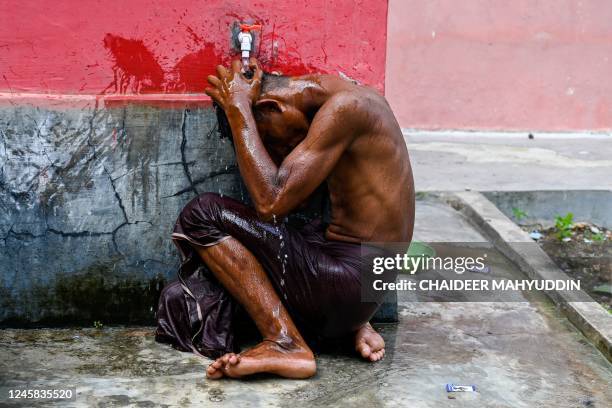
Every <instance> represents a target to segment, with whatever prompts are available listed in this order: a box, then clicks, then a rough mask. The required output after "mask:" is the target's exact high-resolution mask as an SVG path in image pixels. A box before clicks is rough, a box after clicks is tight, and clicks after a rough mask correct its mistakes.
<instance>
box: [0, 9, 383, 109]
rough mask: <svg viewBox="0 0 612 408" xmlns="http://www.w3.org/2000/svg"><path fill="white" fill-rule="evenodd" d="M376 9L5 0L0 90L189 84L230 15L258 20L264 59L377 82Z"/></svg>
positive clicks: (221, 51)
mask: <svg viewBox="0 0 612 408" xmlns="http://www.w3.org/2000/svg"><path fill="white" fill-rule="evenodd" d="M386 18H387V2H386V1H379V0H361V1H353V0H300V1H271V0H260V1H246V0H232V1H224V0H208V1H202V0H200V1H192V0H130V1H119V0H103V1H95V0H57V1H34V0H5V1H4V2H3V3H2V12H1V13H0V73H1V76H0V92H3V93H4V97H7V98H11V97H15V93H21V92H28V93H45V94H46V93H50V94H60V95H69V94H79V95H94V94H95V95H99V94H103V93H104V94H117V93H125V94H146V93H173V94H176V93H199V92H202V91H203V88H204V87H205V83H206V80H205V78H206V76H207V75H208V74H211V73H213V72H214V67H215V66H216V65H217V64H218V63H220V62H224V63H227V62H228V61H229V60H230V59H231V57H232V56H233V55H235V54H234V51H232V50H231V48H230V26H231V25H232V23H234V22H235V21H238V20H251V21H252V22H259V23H262V24H263V28H262V31H261V37H260V39H261V46H260V47H259V50H258V52H257V56H258V57H259V58H260V59H261V61H262V62H263V64H264V67H265V68H266V69H268V70H276V71H281V72H282V73H285V74H301V73H307V72H316V71H318V72H328V73H338V72H342V73H344V74H346V75H348V76H350V77H352V78H355V79H357V80H360V81H362V82H364V83H367V84H369V85H372V86H374V87H375V88H377V89H378V90H380V91H381V92H382V91H383V89H384V73H385V72H384V69H385V68H384V65H385V43H386ZM22 96H23V95H22Z"/></svg>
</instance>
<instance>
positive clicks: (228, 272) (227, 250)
mask: <svg viewBox="0 0 612 408" xmlns="http://www.w3.org/2000/svg"><path fill="white" fill-rule="evenodd" d="M194 248H195V250H196V251H197V253H198V254H199V256H200V257H201V258H202V260H203V261H204V262H205V263H206V265H207V266H208V267H209V268H210V270H211V271H212V273H213V274H214V275H215V277H216V278H217V279H218V280H219V282H220V283H221V284H222V285H223V286H224V287H225V289H227V291H228V292H229V293H230V294H231V295H232V296H233V297H234V298H235V299H236V300H237V301H238V302H239V303H240V304H241V305H242V306H243V307H244V308H245V310H246V311H247V313H248V314H249V316H250V317H251V318H252V319H253V321H254V322H255V324H256V325H257V328H258V329H259V331H260V333H261V335H262V336H263V339H264V340H263V341H262V342H261V343H259V344H258V345H257V346H255V347H253V348H251V349H249V350H247V351H244V352H242V353H240V354H239V355H236V354H233V353H229V354H226V355H224V356H223V357H221V358H219V359H217V360H216V361H215V362H214V363H212V364H211V365H210V366H209V367H208V369H207V370H206V374H207V376H208V377H209V378H212V379H216V378H220V377H222V376H223V375H227V376H228V377H242V376H244V375H249V374H255V373H261V372H266V373H272V374H277V375H280V376H283V377H288V378H308V377H311V376H313V375H314V374H315V372H316V364H315V360H314V355H313V354H312V351H311V350H310V348H308V346H307V345H306V342H305V341H304V339H303V338H302V335H301V334H300V333H299V331H298V329H297V328H296V326H295V324H294V323H293V320H292V319H291V316H289V313H288V312H287V310H286V309H285V307H284V306H283V304H282V302H281V301H280V299H279V297H278V295H277V293H276V291H275V290H274V288H273V287H272V284H271V283H270V280H269V278H268V276H267V275H266V273H265V271H264V270H263V268H262V266H261V264H260V263H259V261H257V259H256V258H255V257H254V256H253V254H252V253H251V252H250V251H249V250H248V249H246V248H245V247H244V245H242V244H241V243H240V242H239V241H238V240H236V239H234V238H229V239H226V240H224V241H222V242H220V243H218V244H216V245H213V246H209V247H203V246H197V245H194Z"/></svg>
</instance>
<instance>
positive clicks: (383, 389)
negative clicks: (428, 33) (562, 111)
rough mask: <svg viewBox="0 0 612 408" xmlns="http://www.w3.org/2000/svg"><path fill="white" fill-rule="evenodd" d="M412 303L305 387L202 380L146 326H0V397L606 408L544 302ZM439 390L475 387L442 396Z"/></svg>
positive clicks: (592, 362)
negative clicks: (16, 393) (374, 342)
mask: <svg viewBox="0 0 612 408" xmlns="http://www.w3.org/2000/svg"><path fill="white" fill-rule="evenodd" d="M417 211H418V214H417V220H419V222H418V224H417V230H416V238H417V239H419V240H427V241H438V242H441V241H449V240H453V241H466V242H470V241H471V242H477V241H479V240H482V236H481V235H480V233H479V232H478V231H475V230H474V229H473V228H472V227H471V226H470V224H469V223H468V222H467V220H465V219H463V218H462V216H461V215H460V214H458V213H457V212H455V211H454V210H452V209H451V208H450V207H448V206H447V205H445V204H443V203H441V202H438V201H436V200H435V198H431V197H427V198H425V199H422V200H419V202H418V205H417ZM432 224H433V225H437V228H436V229H432V228H430V227H429V226H430V225H432ZM491 262H493V270H494V271H495V272H496V273H500V274H503V275H506V276H520V272H518V271H516V270H515V269H514V268H513V266H512V265H511V264H509V263H508V262H507V261H506V260H505V258H503V257H501V256H496V257H494V260H492V261H491ZM413 300H414V299H413V298H410V297H409V296H408V295H407V293H405V292H400V293H399V307H400V315H401V317H400V322H399V324H397V325H387V326H382V327H380V330H381V332H382V335H383V337H384V338H385V341H386V342H387V355H386V356H385V359H384V360H383V361H381V362H378V363H375V364H369V363H366V362H363V361H360V360H359V359H358V358H356V357H354V356H352V355H350V354H346V355H344V354H338V353H334V354H329V353H327V354H322V355H319V356H318V360H317V361H318V373H317V375H316V377H315V378H313V379H311V380H305V381H290V380H281V379H276V378H271V377H258V378H253V379H250V380H247V381H234V380H223V381H207V380H206V379H205V376H204V367H205V366H206V364H207V363H208V361H207V360H200V359H199V358H197V357H195V356H193V355H191V354H187V353H180V352H178V351H175V350H173V349H171V348H169V347H167V346H165V345H160V344H157V343H155V342H154V340H153V337H152V328H134V327H129V328H104V329H101V330H97V329H55V330H49V329H46V330H0V347H1V348H0V392H1V394H0V395H1V397H0V398H4V397H5V396H6V395H7V394H6V390H7V389H9V388H14V387H26V386H29V387H36V386H39V387H45V388H49V387H53V386H56V387H66V386H76V387H77V391H78V397H77V400H76V401H73V402H70V403H67V404H66V403H63V404H60V405H61V406H99V407H110V406H126V405H129V406H163V405H168V406H228V407H230V406H231V407H233V406H241V407H243V406H244V407H249V406H254V407H259V406H283V407H284V406H295V407H297V406H309V407H311V406H334V407H344V406H346V407H352V406H364V407H370V406H389V407H395V406H412V407H440V406H449V407H472V406H473V407H483V406H485V407H533V406H545V407H548V406H551V407H552V406H554V407H580V406H584V407H606V406H611V405H612V391H611V390H610V384H611V383H612V368H611V366H610V364H609V363H608V362H607V361H606V360H605V359H604V358H603V356H602V355H601V354H600V353H599V352H598V351H597V350H596V349H595V348H594V347H592V346H591V345H590V344H589V343H588V342H587V341H586V340H585V339H584V337H583V336H582V335H581V334H580V333H579V332H577V331H576V330H575V329H574V328H573V326H571V325H570V324H569V323H568V322H567V320H566V319H565V318H563V317H562V315H561V314H560V313H559V312H558V311H557V310H556V309H555V307H554V306H553V305H552V304H551V303H550V302H548V301H547V300H546V299H544V298H533V299H521V300H522V301H521V302H512V303H467V302H465V303H432V302H427V303H425V302H422V303H417V302H414V301H413ZM446 383H455V384H474V385H476V386H477V387H478V390H479V392H477V393H455V394H448V393H447V392H446V391H445V388H444V386H445V384H446ZM0 405H11V402H10V401H7V400H5V399H0ZM16 405H17V404H16ZM27 405H28V406H32V405H35V404H27ZM41 405H42V404H41ZM48 405H49V404H45V406H48Z"/></svg>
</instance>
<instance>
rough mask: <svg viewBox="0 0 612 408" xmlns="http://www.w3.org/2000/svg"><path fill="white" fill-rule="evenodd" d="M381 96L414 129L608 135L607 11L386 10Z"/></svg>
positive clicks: (441, 1) (405, 5)
mask: <svg viewBox="0 0 612 408" xmlns="http://www.w3.org/2000/svg"><path fill="white" fill-rule="evenodd" d="M388 30H389V31H388V49H387V50H388V51H387V80H386V96H387V99H388V100H389V101H390V103H391V105H392V107H393V108H394V110H395V113H396V115H397V116H398V119H399V121H400V123H401V125H402V126H404V127H410V128H422V129H485V130H544V131H579V130H610V129H612V61H611V60H612V1H609V0H580V1H578V0H538V1H534V0H513V1H508V0H464V1H456V0H428V1H423V0H390V2H389V22H388Z"/></svg>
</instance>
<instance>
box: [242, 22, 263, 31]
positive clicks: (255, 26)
mask: <svg viewBox="0 0 612 408" xmlns="http://www.w3.org/2000/svg"><path fill="white" fill-rule="evenodd" d="M252 30H261V24H243V23H240V31H242V32H243V33H248V32H250V31H252Z"/></svg>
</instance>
